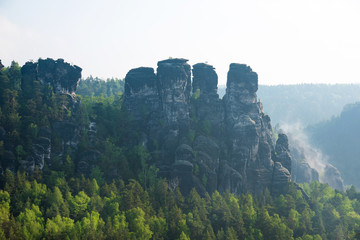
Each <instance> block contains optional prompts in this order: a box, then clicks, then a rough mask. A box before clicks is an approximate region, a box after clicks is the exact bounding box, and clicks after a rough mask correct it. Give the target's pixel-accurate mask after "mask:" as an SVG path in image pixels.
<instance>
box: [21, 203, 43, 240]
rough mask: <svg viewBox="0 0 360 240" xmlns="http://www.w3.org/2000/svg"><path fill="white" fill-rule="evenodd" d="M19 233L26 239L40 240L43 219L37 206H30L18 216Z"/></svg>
mask: <svg viewBox="0 0 360 240" xmlns="http://www.w3.org/2000/svg"><path fill="white" fill-rule="evenodd" d="M18 221H19V222H20V224H21V226H22V227H21V231H22V233H23V234H24V236H25V238H26V239H40V237H41V236H42V235H43V232H44V219H43V217H42V213H41V211H40V209H39V207H38V206H36V205H32V206H31V209H25V211H23V212H21V213H20V215H19V216H18Z"/></svg>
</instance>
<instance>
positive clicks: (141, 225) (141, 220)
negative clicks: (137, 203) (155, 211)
mask: <svg viewBox="0 0 360 240" xmlns="http://www.w3.org/2000/svg"><path fill="white" fill-rule="evenodd" d="M126 219H127V221H128V222H129V230H130V236H131V235H134V236H135V237H136V239H144V240H147V239H150V238H151V236H152V235H153V232H152V231H151V230H150V227H149V225H147V224H146V221H145V213H144V211H143V210H142V209H141V208H139V207H137V208H133V209H130V210H128V211H127V212H126Z"/></svg>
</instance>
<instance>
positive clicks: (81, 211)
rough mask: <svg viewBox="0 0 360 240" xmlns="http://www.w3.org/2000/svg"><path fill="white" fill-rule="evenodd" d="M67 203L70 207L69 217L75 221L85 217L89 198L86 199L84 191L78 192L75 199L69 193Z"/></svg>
mask: <svg viewBox="0 0 360 240" xmlns="http://www.w3.org/2000/svg"><path fill="white" fill-rule="evenodd" d="M67 201H68V202H69V205H70V213H71V216H73V217H74V218H75V219H79V218H81V217H82V216H84V215H85V213H86V209H87V208H88V204H89V202H90V197H88V195H86V193H85V192H84V191H81V192H79V193H78V194H77V195H76V196H75V197H72V196H71V194H70V193H69V195H68V196H67Z"/></svg>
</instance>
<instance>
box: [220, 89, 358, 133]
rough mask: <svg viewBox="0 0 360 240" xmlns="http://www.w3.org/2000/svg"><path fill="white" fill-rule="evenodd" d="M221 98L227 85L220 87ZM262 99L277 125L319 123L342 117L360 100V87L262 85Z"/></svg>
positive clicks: (259, 94)
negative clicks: (343, 111)
mask: <svg viewBox="0 0 360 240" xmlns="http://www.w3.org/2000/svg"><path fill="white" fill-rule="evenodd" d="M218 92H219V95H220V96H223V95H224V94H225V86H219V91H218ZM257 95H258V98H259V99H261V101H262V103H263V105H264V112H266V113H267V114H269V115H270V117H271V122H272V123H273V126H275V125H276V124H278V123H289V124H291V123H301V124H302V125H304V126H307V125H309V124H315V123H318V122H321V121H325V120H328V119H330V118H331V117H332V116H334V115H335V116H336V115H339V114H340V112H341V110H342V108H343V107H344V106H345V105H346V104H349V103H354V102H356V101H359V100H360V84H336V85H328V84H299V85H277V86H264V85H260V86H259V90H258V92H257Z"/></svg>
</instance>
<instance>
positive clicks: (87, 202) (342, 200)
mask: <svg viewBox="0 0 360 240" xmlns="http://www.w3.org/2000/svg"><path fill="white" fill-rule="evenodd" d="M80 86H81V87H79V90H78V92H77V93H78V94H79V95H77V96H69V95H67V94H59V93H56V92H54V89H52V87H51V85H47V84H42V83H41V82H40V81H33V80H30V79H26V78H25V77H24V76H22V69H21V67H20V66H19V65H18V64H17V63H16V62H13V63H12V64H11V66H10V67H4V68H2V69H1V72H0V96H1V99H0V110H1V111H0V126H1V128H0V160H1V168H2V169H1V172H2V175H1V181H0V187H1V190H0V226H1V227H0V238H1V239H224V240H225V239H248V240H250V239H254V240H255V239H256V240H259V239H260V240H261V239H286V240H288V239H296V240H301V239H303V240H305V239H306V240H320V239H323V240H324V239H329V240H330V239H354V238H358V239H360V193H358V192H357V191H356V190H355V188H354V187H351V188H350V189H348V190H347V191H346V192H341V191H335V190H333V189H331V188H330V187H329V186H328V185H326V184H321V183H318V182H313V183H311V184H309V185H307V184H304V185H302V188H299V187H298V186H296V185H295V184H293V183H290V185H289V188H288V191H287V193H285V194H282V195H279V196H274V195H271V194H270V192H269V191H266V192H265V194H264V195H252V194H250V193H248V194H242V195H240V196H239V195H234V194H232V193H230V192H228V191H225V192H222V193H219V192H218V191H214V192H211V193H205V194H199V193H198V192H197V191H196V190H195V189H193V190H191V192H190V193H189V194H187V195H183V194H182V193H181V191H180V190H179V188H178V184H177V183H176V181H171V180H169V179H165V178H160V177H159V176H158V175H157V171H158V170H157V169H156V168H155V166H153V165H151V164H150V162H149V161H148V159H149V153H148V152H147V151H146V149H145V148H144V147H143V146H142V145H133V144H132V140H133V138H138V137H139V136H136V133H134V132H130V130H129V129H128V128H127V125H128V123H129V121H130V117H129V116H127V115H126V113H125V112H123V111H121V105H122V101H123V98H122V94H121V91H120V92H115V89H116V91H117V89H121V87H122V86H123V82H121V81H119V80H116V79H114V80H110V81H107V82H102V81H99V80H97V79H88V80H84V81H83V82H80ZM81 91H82V95H80V93H79V92H81ZM80 102H81V104H79V103H80ZM59 120H61V121H62V122H70V121H71V122H74V121H76V122H77V124H78V125H79V126H81V127H80V130H79V132H78V136H79V141H78V150H77V151H76V152H74V150H73V148H72V147H71V144H69V145H64V144H62V143H61V141H60V137H59V136H56V135H55V134H54V133H52V135H53V136H51V141H52V143H53V144H52V146H53V148H54V149H53V150H52V151H53V152H55V153H61V154H58V155H57V156H56V157H54V158H53V160H52V162H51V163H46V162H45V165H44V166H43V167H42V169H39V167H38V165H39V164H37V165H35V167H34V168H33V169H32V168H31V166H28V165H26V164H27V163H28V162H30V161H25V160H24V159H29V158H31V157H32V154H33V152H34V149H33V147H32V146H33V145H34V143H36V142H38V141H40V140H42V141H43V140H44V137H39V136H44V135H46V134H44V132H45V133H46V130H47V127H48V126H49V125H50V124H51V123H53V122H55V123H57V122H58V121H59ZM68 125H69V124H68ZM68 125H61V126H68ZM94 125H95V126H94ZM89 126H90V127H89ZM60 130H61V131H62V132H64V131H65V130H66V129H65V128H62V129H60ZM93 132H96V136H95V137H94V136H93V134H92V133H93ZM65 137H67V136H65ZM64 146H67V147H66V148H64ZM13 152H14V153H15V155H14V156H12V155H11V154H12V153H13ZM84 153H86V154H88V156H87V157H88V158H91V157H89V155H91V156H96V158H94V159H96V161H94V162H92V163H91V165H90V166H87V167H82V166H83V165H81V164H79V163H81V162H82V159H83V158H84ZM34 161H36V159H35V160H34ZM205 180H206V179H205Z"/></svg>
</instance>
